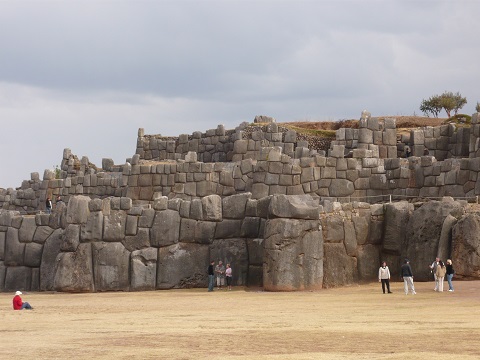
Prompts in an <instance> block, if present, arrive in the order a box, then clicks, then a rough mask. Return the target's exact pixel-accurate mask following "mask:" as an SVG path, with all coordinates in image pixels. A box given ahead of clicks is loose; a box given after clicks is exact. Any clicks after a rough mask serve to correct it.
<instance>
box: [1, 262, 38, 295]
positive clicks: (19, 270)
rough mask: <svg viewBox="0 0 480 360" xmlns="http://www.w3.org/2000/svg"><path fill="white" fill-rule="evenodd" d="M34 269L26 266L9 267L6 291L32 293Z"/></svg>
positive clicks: (6, 276) (7, 269) (6, 277)
mask: <svg viewBox="0 0 480 360" xmlns="http://www.w3.org/2000/svg"><path fill="white" fill-rule="evenodd" d="M31 282H32V268H29V267H26V266H9V267H7V268H6V274H5V285H4V289H3V290H4V291H16V290H24V291H25V290H26V291H30V288H31Z"/></svg>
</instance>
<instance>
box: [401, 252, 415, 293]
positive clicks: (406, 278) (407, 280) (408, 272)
mask: <svg viewBox="0 0 480 360" xmlns="http://www.w3.org/2000/svg"><path fill="white" fill-rule="evenodd" d="M400 273H401V274H402V278H403V287H404V290H405V295H408V288H410V290H411V291H412V295H415V294H416V292H415V286H413V273H412V268H411V266H410V261H409V260H408V259H405V262H404V264H403V265H402V268H401V270H400Z"/></svg>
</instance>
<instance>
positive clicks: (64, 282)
mask: <svg viewBox="0 0 480 360" xmlns="http://www.w3.org/2000/svg"><path fill="white" fill-rule="evenodd" d="M91 246H92V245H91V244H89V243H86V244H80V245H78V247H77V248H76V251H75V252H63V253H60V254H58V257H57V270H56V272H55V279H54V288H55V290H56V291H68V292H91V291H94V290H95V287H94V283H93V269H92V249H91Z"/></svg>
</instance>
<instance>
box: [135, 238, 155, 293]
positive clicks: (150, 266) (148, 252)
mask: <svg viewBox="0 0 480 360" xmlns="http://www.w3.org/2000/svg"><path fill="white" fill-rule="evenodd" d="M157 258H158V250H157V249H155V248H151V247H150V248H145V249H142V250H135V251H133V252H132V255H131V283H130V290H132V291H145V290H155V284H156V280H157Z"/></svg>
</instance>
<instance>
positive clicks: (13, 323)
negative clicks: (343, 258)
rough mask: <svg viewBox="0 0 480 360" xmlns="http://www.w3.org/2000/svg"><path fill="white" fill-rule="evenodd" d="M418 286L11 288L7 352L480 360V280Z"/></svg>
mask: <svg viewBox="0 0 480 360" xmlns="http://www.w3.org/2000/svg"><path fill="white" fill-rule="evenodd" d="M415 285H416V290H417V295H408V296H406V295H405V294H404V293H403V283H400V282H394V283H392V291H393V292H394V293H393V294H385V295H384V294H382V292H381V287H380V284H378V283H372V284H367V285H361V286H352V287H346V288H339V289H328V290H322V291H316V292H295V293H270V292H263V291H255V290H250V289H247V290H245V289H243V288H234V290H233V291H228V292H227V291H224V290H222V291H217V290H216V291H214V292H213V293H208V292H207V291H206V290H205V289H193V290H170V291H152V292H137V293H121V292H116V293H95V294H64V293H27V294H24V295H23V300H24V301H28V302H30V304H31V305H32V306H34V308H35V309H34V310H32V311H27V310H23V311H13V310H12V306H11V303H12V298H13V294H10V293H8V294H6V293H2V294H0V359H333V360H336V359H426V358H429V359H431V358H433V357H442V358H448V359H449V360H450V359H463V360H465V359H467V360H468V359H479V358H480V346H479V345H480V342H479V338H480V321H479V319H480V281H471V282H467V281H464V282H460V281H457V282H455V286H456V291H455V292H453V293H450V292H444V293H438V292H434V291H433V282H428V283H416V284H415ZM445 285H446V284H445ZM447 288H448V287H447Z"/></svg>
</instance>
